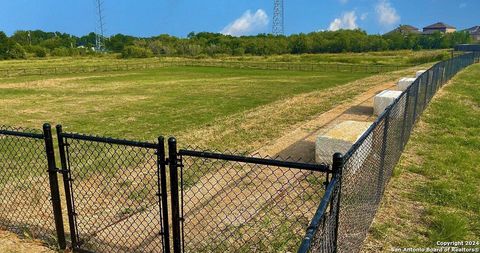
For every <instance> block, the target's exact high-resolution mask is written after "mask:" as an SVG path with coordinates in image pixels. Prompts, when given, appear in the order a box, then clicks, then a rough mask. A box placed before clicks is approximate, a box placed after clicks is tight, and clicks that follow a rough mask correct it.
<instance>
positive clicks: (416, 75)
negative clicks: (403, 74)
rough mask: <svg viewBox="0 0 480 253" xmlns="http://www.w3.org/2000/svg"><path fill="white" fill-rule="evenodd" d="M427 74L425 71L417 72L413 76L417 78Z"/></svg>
mask: <svg viewBox="0 0 480 253" xmlns="http://www.w3.org/2000/svg"><path fill="white" fill-rule="evenodd" d="M425 72H427V71H426V70H423V69H422V70H419V71H417V74H415V78H419V77H420V76H421V75H423V73H425Z"/></svg>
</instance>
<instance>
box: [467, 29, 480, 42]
mask: <svg viewBox="0 0 480 253" xmlns="http://www.w3.org/2000/svg"><path fill="white" fill-rule="evenodd" d="M463 31H465V32H468V33H470V35H471V36H472V38H473V40H474V41H476V42H480V25H477V26H474V27H472V28H468V29H465V30H463Z"/></svg>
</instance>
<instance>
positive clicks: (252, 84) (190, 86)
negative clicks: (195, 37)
mask: <svg viewBox="0 0 480 253" xmlns="http://www.w3.org/2000/svg"><path fill="white" fill-rule="evenodd" d="M367 75H368V74H365V73H334V72H333V73H332V72H330V73H308V72H294V71H268V70H247V69H225V68H209V67H171V68H160V69H152V70H142V71H126V72H121V73H112V74H108V73H101V74H89V75H87V74H81V75H76V76H73V75H61V76H60V77H61V78H81V79H72V80H68V79H66V80H55V79H49V78H45V77H43V76H37V77H17V78H6V79H3V80H1V81H0V83H1V84H0V92H1V93H2V102H1V104H2V106H1V108H0V117H1V118H2V121H3V122H2V124H7V125H20V126H25V125H27V126H31V127H35V126H39V125H40V124H41V123H42V122H46V121H50V122H53V123H62V124H64V125H65V127H66V130H74V131H80V132H87V133H98V134H101V135H111V136H116V137H127V138H135V139H149V140H153V139H155V138H156V137H157V136H158V135H159V134H171V135H175V134H178V133H179V132H185V131H187V130H189V129H193V128H196V127H199V126H201V125H205V124H208V123H211V122H212V121H214V120H215V119H218V118H221V117H225V116H228V115H232V114H235V113H239V112H242V111H247V110H250V109H253V108H256V107H259V106H262V105H266V104H269V103H272V102H274V101H277V100H281V99H285V98H288V97H292V96H295V95H298V94H302V93H308V92H312V91H316V90H324V89H327V88H331V87H334V86H337V85H341V84H344V83H347V82H350V81H353V80H355V79H360V78H363V77H366V76H367ZM53 77H57V76H53ZM42 79H45V80H42Z"/></svg>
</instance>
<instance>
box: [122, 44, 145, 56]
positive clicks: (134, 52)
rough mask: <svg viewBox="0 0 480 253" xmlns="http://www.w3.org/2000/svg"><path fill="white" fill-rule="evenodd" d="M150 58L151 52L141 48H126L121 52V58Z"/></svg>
mask: <svg viewBox="0 0 480 253" xmlns="http://www.w3.org/2000/svg"><path fill="white" fill-rule="evenodd" d="M152 56H153V52H152V50H150V49H147V48H143V47H138V46H128V47H125V48H124V49H123V50H122V58H148V57H152Z"/></svg>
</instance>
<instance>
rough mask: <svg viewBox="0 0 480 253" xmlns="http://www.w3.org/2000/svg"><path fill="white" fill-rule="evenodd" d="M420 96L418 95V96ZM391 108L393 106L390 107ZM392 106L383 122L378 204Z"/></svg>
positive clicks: (378, 194)
mask: <svg viewBox="0 0 480 253" xmlns="http://www.w3.org/2000/svg"><path fill="white" fill-rule="evenodd" d="M417 97H418V96H417ZM390 108H391V107H390ZM390 108H388V109H387V110H388V111H387V112H386V114H385V121H384V123H383V138H382V151H381V153H380V167H379V171H378V178H377V199H376V202H377V204H378V203H379V202H380V200H381V195H382V193H383V179H384V174H385V173H384V169H385V159H386V156H387V143H388V127H389V119H390V112H391V110H390Z"/></svg>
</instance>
